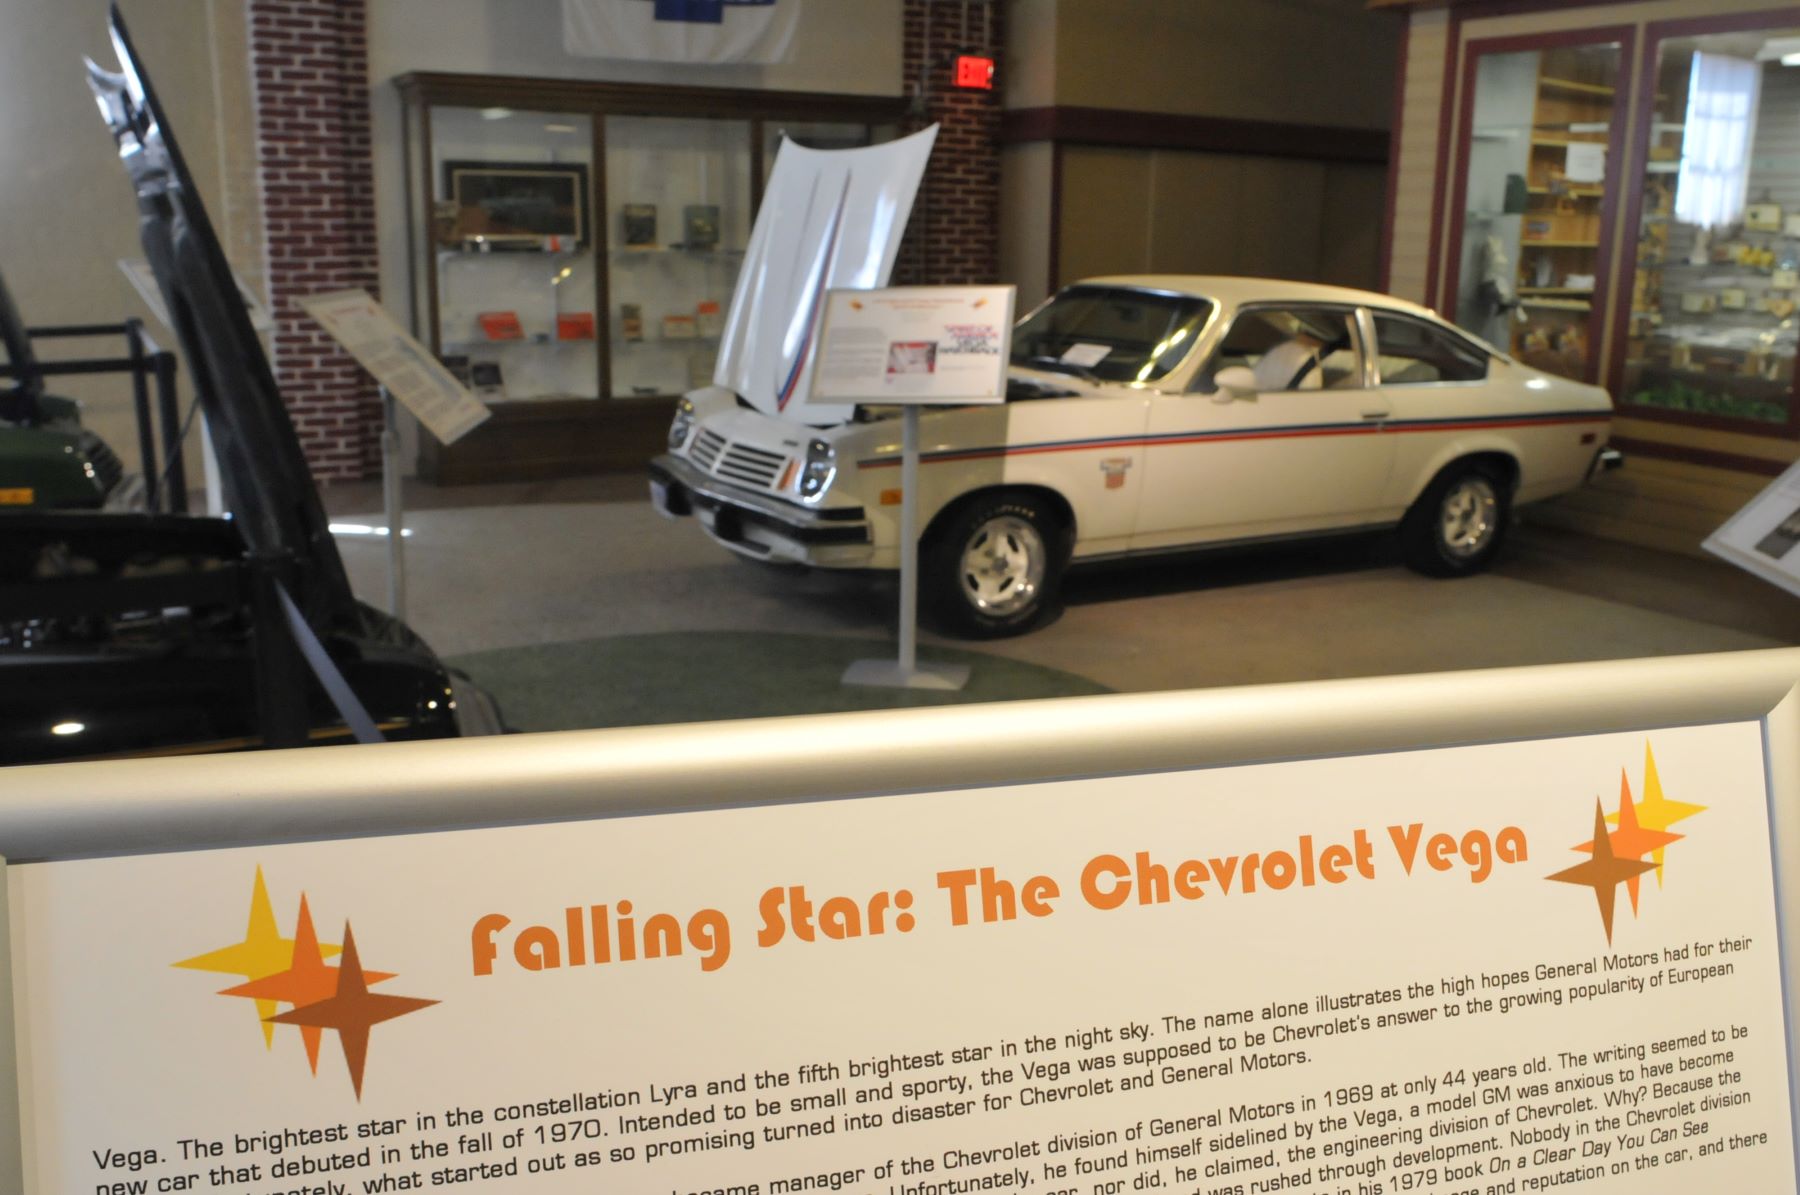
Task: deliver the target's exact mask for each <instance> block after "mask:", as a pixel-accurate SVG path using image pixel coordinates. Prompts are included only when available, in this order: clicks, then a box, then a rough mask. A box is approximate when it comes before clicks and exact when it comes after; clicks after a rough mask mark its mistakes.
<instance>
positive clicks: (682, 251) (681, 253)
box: [606, 245, 746, 258]
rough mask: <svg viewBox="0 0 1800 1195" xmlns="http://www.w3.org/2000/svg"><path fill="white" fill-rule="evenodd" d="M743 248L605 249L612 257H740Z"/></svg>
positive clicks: (682, 246) (644, 247) (681, 246)
mask: <svg viewBox="0 0 1800 1195" xmlns="http://www.w3.org/2000/svg"><path fill="white" fill-rule="evenodd" d="M745 252H746V251H745V250H743V249H689V248H688V247H687V246H686V245H614V246H612V247H611V248H610V249H608V250H607V251H606V253H607V256H609V257H613V258H627V257H644V258H654V257H660V256H663V255H665V254H666V255H672V256H676V257H742V256H743V255H744V253H745Z"/></svg>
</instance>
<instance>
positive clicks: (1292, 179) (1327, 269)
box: [1058, 146, 1386, 287]
mask: <svg viewBox="0 0 1800 1195" xmlns="http://www.w3.org/2000/svg"><path fill="white" fill-rule="evenodd" d="M1062 177H1063V192H1062V194H1063V201H1062V213H1061V215H1062V222H1061V223H1062V233H1061V240H1060V243H1059V254H1058V273H1059V274H1060V275H1061V278H1060V281H1062V282H1071V281H1074V280H1076V279H1079V278H1084V277H1089V276H1092V275H1095V274H1117V273H1146V272H1154V273H1173V274H1248V275H1253V276H1263V277H1270V278H1290V279H1295V280H1299V281H1307V282H1330V283H1336V284H1339V285H1344V286H1361V287H1370V286H1373V285H1374V284H1375V271H1376V267H1377V265H1378V260H1377V259H1378V249H1379V242H1380V233H1381V228H1380V216H1381V210H1382V197H1383V195H1384V193H1385V190H1386V170H1385V169H1384V168H1383V167H1380V166H1355V165H1343V164H1336V163H1324V162H1308V161H1298V160H1293V159H1285V158H1266V157H1256V156H1250V155H1238V154H1207V153H1190V152H1184V151H1177V150H1139V149H1123V148H1104V147H1090V146H1068V147H1066V148H1065V149H1064V151H1063V173H1062Z"/></svg>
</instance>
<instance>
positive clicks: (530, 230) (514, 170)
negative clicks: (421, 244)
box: [444, 161, 588, 248]
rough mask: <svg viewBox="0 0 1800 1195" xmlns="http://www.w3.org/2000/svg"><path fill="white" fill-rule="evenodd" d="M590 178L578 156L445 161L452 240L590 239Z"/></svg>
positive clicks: (539, 243)
mask: <svg viewBox="0 0 1800 1195" xmlns="http://www.w3.org/2000/svg"><path fill="white" fill-rule="evenodd" d="M587 178H588V175H587V167H586V166H584V165H582V164H581V163H579V162H568V163H559V164H543V163H535V162H470V161H453V162H445V163H444V191H445V193H446V194H447V195H448V196H449V202H450V204H451V206H452V208H453V210H454V211H455V213H456V222H455V226H454V229H453V233H452V241H453V242H461V241H467V240H469V239H471V238H476V237H480V238H484V239H486V240H488V241H489V242H493V241H495V240H499V239H512V240H514V241H515V243H518V242H524V243H527V244H530V245H531V246H532V247H534V248H537V247H542V245H543V241H544V238H547V237H556V238H561V239H566V240H568V241H571V242H573V244H572V245H570V246H569V247H571V248H577V247H579V246H580V245H581V244H582V243H583V242H584V241H585V240H586V239H587V199H588V182H587Z"/></svg>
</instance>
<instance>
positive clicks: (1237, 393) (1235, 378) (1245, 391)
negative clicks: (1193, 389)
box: [1212, 365, 1257, 403]
mask: <svg viewBox="0 0 1800 1195" xmlns="http://www.w3.org/2000/svg"><path fill="white" fill-rule="evenodd" d="M1256 392H1257V385H1256V375H1255V374H1254V373H1252V372H1250V370H1249V369H1248V368H1247V367H1245V366H1242V365H1233V366H1232V367H1231V368H1229V369H1221V370H1220V371H1219V372H1218V373H1216V374H1214V375H1213V393H1212V400H1213V401H1214V402H1217V403H1227V402H1235V401H1237V400H1238V399H1245V398H1255V397H1256Z"/></svg>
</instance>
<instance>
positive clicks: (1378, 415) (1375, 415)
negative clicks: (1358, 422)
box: [1362, 411, 1389, 419]
mask: <svg viewBox="0 0 1800 1195" xmlns="http://www.w3.org/2000/svg"><path fill="white" fill-rule="evenodd" d="M1388 415H1389V412H1387V411H1364V412H1363V413H1362V417H1363V418H1364V419H1386V418H1387V417H1388Z"/></svg>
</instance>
